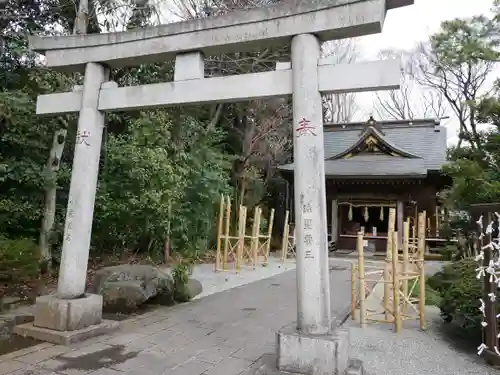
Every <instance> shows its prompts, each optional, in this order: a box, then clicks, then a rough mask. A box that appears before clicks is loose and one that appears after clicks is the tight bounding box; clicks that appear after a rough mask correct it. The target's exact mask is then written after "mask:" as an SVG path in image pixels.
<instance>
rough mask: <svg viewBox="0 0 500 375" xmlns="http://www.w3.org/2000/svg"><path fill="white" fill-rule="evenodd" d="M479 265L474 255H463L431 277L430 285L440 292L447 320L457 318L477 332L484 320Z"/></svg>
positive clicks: (469, 328) (467, 328)
mask: <svg viewBox="0 0 500 375" xmlns="http://www.w3.org/2000/svg"><path fill="white" fill-rule="evenodd" d="M476 268H477V262H476V261H475V260H474V259H470V258H467V259H461V260H458V261H454V262H452V263H450V264H448V265H446V266H445V267H444V268H443V270H442V271H441V272H438V273H437V274H435V275H434V276H432V277H431V278H429V286H431V287H432V288H433V289H435V290H437V291H438V292H439V294H440V295H441V302H440V304H439V308H440V309H441V316H442V317H443V318H444V319H445V320H446V321H447V322H451V321H452V320H456V321H457V322H458V323H459V324H460V326H461V327H462V328H463V329H464V330H465V331H470V333H473V332H475V333H477V331H478V330H480V329H481V321H482V315H481V313H480V311H479V308H478V307H479V298H481V281H480V280H478V279H477V278H476V274H477V271H476Z"/></svg>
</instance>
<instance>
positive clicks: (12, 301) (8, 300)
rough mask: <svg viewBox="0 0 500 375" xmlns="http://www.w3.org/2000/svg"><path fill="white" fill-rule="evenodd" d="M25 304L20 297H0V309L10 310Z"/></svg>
mask: <svg viewBox="0 0 500 375" xmlns="http://www.w3.org/2000/svg"><path fill="white" fill-rule="evenodd" d="M23 304H25V300H24V299H22V298H20V297H9V296H6V297H3V298H1V299H0V311H12V310H14V309H17V308H18V307H20V306H21V305H23Z"/></svg>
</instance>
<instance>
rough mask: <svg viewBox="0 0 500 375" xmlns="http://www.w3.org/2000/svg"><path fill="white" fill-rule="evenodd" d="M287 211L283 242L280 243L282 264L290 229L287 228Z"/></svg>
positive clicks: (285, 254)
mask: <svg viewBox="0 0 500 375" xmlns="http://www.w3.org/2000/svg"><path fill="white" fill-rule="evenodd" d="M289 214H290V212H289V211H286V212H285V225H284V226H283V241H282V242H281V261H282V262H284V261H285V260H286V258H287V255H288V235H289V231H290V228H289V226H288V215H289Z"/></svg>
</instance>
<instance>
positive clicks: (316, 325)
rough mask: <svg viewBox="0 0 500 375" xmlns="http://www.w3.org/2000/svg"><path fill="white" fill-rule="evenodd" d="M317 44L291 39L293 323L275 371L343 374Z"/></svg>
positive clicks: (345, 346) (344, 340) (307, 37)
mask: <svg viewBox="0 0 500 375" xmlns="http://www.w3.org/2000/svg"><path fill="white" fill-rule="evenodd" d="M319 59H320V44H319V41H318V40H317V38H316V37H315V36H314V35H312V34H302V35H297V36H295V37H294V38H293V40H292V75H293V122H294V124H293V126H294V129H293V130H294V144H293V148H294V165H295V174H294V176H295V177H294V186H295V192H294V195H295V207H296V210H295V222H296V238H297V241H296V259H297V268H296V272H297V325H296V326H290V327H287V328H285V329H283V330H281V331H280V332H278V334H277V341H278V342H277V351H278V369H279V370H280V371H285V372H291V373H299V374H308V375H327V374H328V375H330V374H332V375H333V374H344V373H345V371H346V370H347V367H348V361H349V354H348V350H349V339H348V332H347V331H345V330H338V329H337V330H334V329H333V327H332V316H331V310H330V308H331V307H330V279H329V265H328V229H327V216H326V194H325V168H324V165H325V162H324V160H325V155H324V144H323V110H322V101H321V94H320V91H319V80H318V63H319Z"/></svg>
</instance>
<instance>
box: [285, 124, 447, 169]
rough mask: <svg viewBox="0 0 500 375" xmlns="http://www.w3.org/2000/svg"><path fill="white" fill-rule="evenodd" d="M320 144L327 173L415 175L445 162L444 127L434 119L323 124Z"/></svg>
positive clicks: (440, 165)
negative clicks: (322, 146) (321, 142)
mask: <svg viewBox="0 0 500 375" xmlns="http://www.w3.org/2000/svg"><path fill="white" fill-rule="evenodd" d="M324 144H325V175H327V176H339V177H357V176H359V177H361V176H366V177H370V176H374V177H382V176H391V177H396V176H401V177H411V176H414V177H418V176H426V175H427V173H428V171H435V170H440V169H441V167H442V166H443V165H444V164H445V162H446V128H445V127H443V126H440V125H439V124H438V123H436V121H434V120H418V121H415V122H409V121H405V122H403V121H401V122H396V121H391V122H385V123H384V122H380V123H377V126H376V127H372V126H367V125H366V124H361V123H359V124H345V125H326V126H325V132H324ZM279 168H280V169H281V170H284V171H285V170H289V171H292V170H293V168H294V167H293V163H292V164H287V165H283V166H281V167H279Z"/></svg>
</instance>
